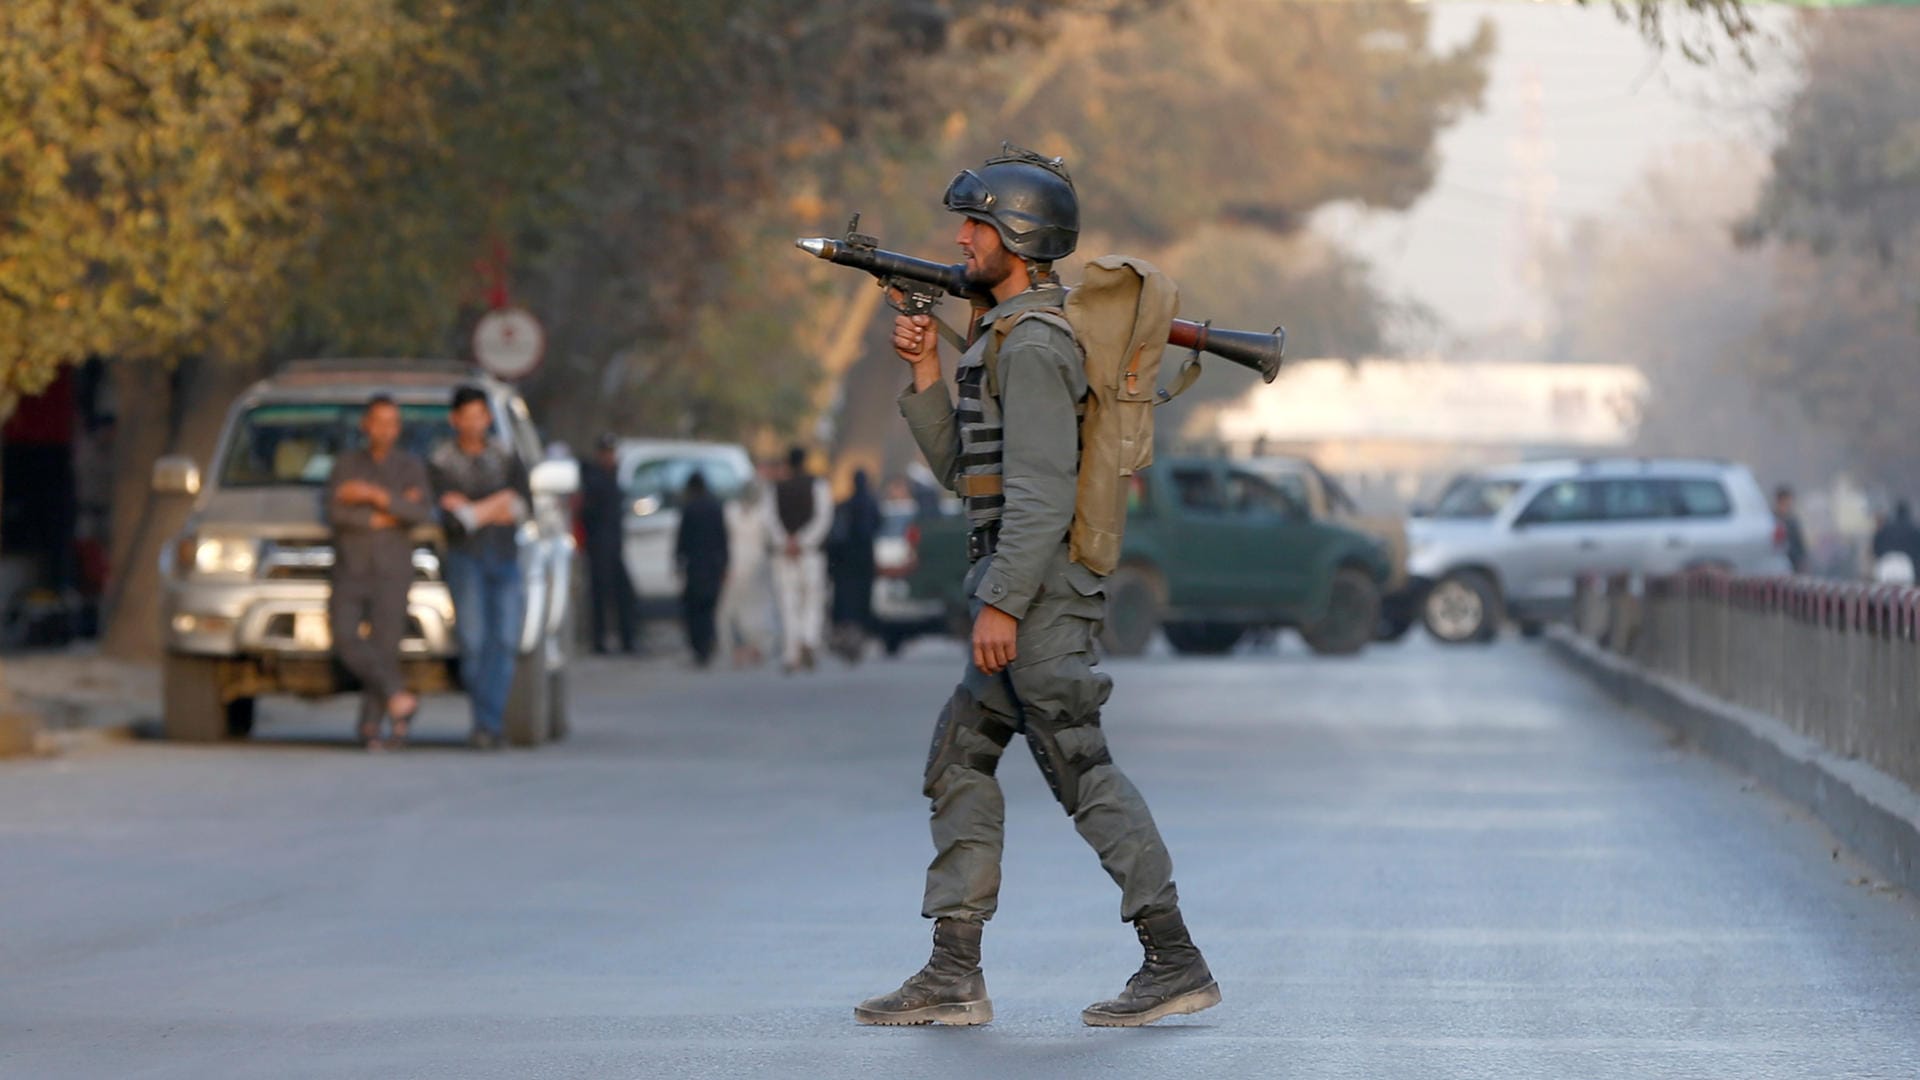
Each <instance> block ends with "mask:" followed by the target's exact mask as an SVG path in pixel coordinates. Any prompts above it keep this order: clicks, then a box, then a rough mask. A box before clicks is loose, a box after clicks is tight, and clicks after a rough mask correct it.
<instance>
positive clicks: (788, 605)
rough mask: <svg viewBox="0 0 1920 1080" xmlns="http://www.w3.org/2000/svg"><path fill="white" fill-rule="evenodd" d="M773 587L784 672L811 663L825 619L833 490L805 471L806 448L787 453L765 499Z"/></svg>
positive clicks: (796, 448)
mask: <svg viewBox="0 0 1920 1080" xmlns="http://www.w3.org/2000/svg"><path fill="white" fill-rule="evenodd" d="M768 512H769V517H768V521H767V535H768V536H770V537H771V538H772V540H773V590H774V592H775V593H776V594H778V595H779V598H780V638H781V641H780V648H781V660H782V662H783V666H784V667H785V668H786V670H787V671H788V672H794V671H799V670H800V669H802V668H811V667H813V664H814V659H815V657H816V656H817V655H818V654H819V652H820V638H821V632H822V626H823V624H824V623H825V622H826V619H827V559H826V556H825V555H824V554H822V553H821V550H820V545H821V544H822V543H824V542H825V541H826V539H827V530H828V529H830V528H832V527H833V495H832V493H831V492H829V491H828V490H827V482H826V481H825V480H820V479H816V478H815V477H814V476H813V475H812V474H810V473H808V472H807V451H806V448H805V447H802V446H796V447H794V448H793V449H792V450H789V451H788V452H787V472H786V475H785V476H783V477H781V478H780V481H779V483H777V484H775V485H774V487H773V498H772V499H771V500H769V502H768Z"/></svg>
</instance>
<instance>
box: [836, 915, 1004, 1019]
mask: <svg viewBox="0 0 1920 1080" xmlns="http://www.w3.org/2000/svg"><path fill="white" fill-rule="evenodd" d="M982 925H983V924H981V923H977V922H963V921H961V920H959V919H940V920H938V921H936V922H935V923H934V924H933V956H932V957H930V958H929V959H928V960H927V966H926V967H923V968H921V969H920V970H919V972H918V973H916V974H915V975H914V976H913V977H912V978H910V979H908V980H907V981H906V982H904V983H901V984H900V989H898V990H895V991H894V992H893V993H891V994H883V995H881V996H880V997H877V998H868V999H867V1000H865V1001H863V1002H861V1003H860V1004H858V1005H855V1006H854V1007H853V1018H854V1019H855V1020H858V1021H860V1022H861V1023H863V1024H984V1023H986V1022H988V1021H989V1020H992V1019H993V1002H991V1001H989V1000H987V977H986V976H985V975H983V974H981V972H980V930H981V927H982Z"/></svg>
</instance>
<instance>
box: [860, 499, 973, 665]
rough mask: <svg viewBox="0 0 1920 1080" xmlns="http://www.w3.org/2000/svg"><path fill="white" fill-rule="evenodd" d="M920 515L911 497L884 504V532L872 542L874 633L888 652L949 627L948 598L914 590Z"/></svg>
mask: <svg viewBox="0 0 1920 1080" xmlns="http://www.w3.org/2000/svg"><path fill="white" fill-rule="evenodd" d="M955 505H956V507H957V504H955ZM957 512H958V511H957V509H956V510H955V511H954V513H957ZM918 516H919V515H918V513H917V511H916V507H915V505H914V504H913V503H911V502H907V503H903V504H891V503H882V504H881V506H880V534H879V535H878V536H877V537H875V538H874V542H873V565H874V579H873V623H874V634H875V636H876V637H878V638H879V639H880V645H881V647H882V648H884V649H885V650H886V652H887V655H888V656H894V655H896V654H898V653H899V652H900V650H901V649H902V648H903V647H905V646H906V644H907V642H909V641H912V640H913V639H914V638H916V637H919V636H921V635H922V634H937V633H940V632H941V631H943V630H945V629H946V628H947V605H946V601H944V600H943V599H941V598H940V597H938V596H932V597H923V596H915V595H914V592H913V576H914V572H915V571H916V570H918V569H919V565H920V541H921V538H922V529H921V525H920V522H919V521H918V520H917V519H918ZM942 516H944V517H951V516H953V515H952V514H945V515H942Z"/></svg>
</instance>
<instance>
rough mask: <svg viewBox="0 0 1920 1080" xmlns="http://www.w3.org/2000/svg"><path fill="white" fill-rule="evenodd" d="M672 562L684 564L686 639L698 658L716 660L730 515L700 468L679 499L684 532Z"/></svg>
mask: <svg viewBox="0 0 1920 1080" xmlns="http://www.w3.org/2000/svg"><path fill="white" fill-rule="evenodd" d="M673 552H674V562H675V563H676V564H677V565H678V566H679V568H680V581H681V593H680V613H681V617H682V618H683V619H684V620H685V621H686V627H687V644H688V645H689V646H691V647H692V648H693V659H694V662H695V663H696V664H698V665H700V666H701V667H706V666H707V664H708V663H710V662H711V661H712V660H713V645H714V609H715V608H716V607H718V606H719V604H720V588H721V586H722V585H723V584H724V583H725V582H726V580H727V561H728V550H727V519H726V513H725V512H724V511H723V510H722V509H721V508H720V500H718V499H716V498H714V497H713V492H712V491H710V490H709V489H708V487H707V478H706V476H705V475H704V474H702V473H701V472H700V471H699V470H697V469H696V470H695V471H694V473H693V475H692V476H689V477H687V486H686V490H685V493H684V494H683V496H682V497H681V500H680V531H679V534H678V535H676V536H675V537H674V541H673Z"/></svg>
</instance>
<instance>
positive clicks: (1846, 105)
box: [1748, 10, 1920, 266]
mask: <svg viewBox="0 0 1920 1080" xmlns="http://www.w3.org/2000/svg"><path fill="white" fill-rule="evenodd" d="M1801 25H1802V28H1803V29H1804V31H1805V34H1806V60H1805V69H1806V81H1805V82H1804V84H1803V85H1802V87H1801V89H1800V91H1799V93H1797V94H1796V95H1795V96H1794V97H1793V98H1792V99H1791V101H1790V102H1789V103H1788V104H1787V106H1786V108H1785V109H1784V110H1783V112H1782V115H1781V117H1780V120H1781V127H1782V129H1783V131H1784V137H1783V138H1782V140H1781V142H1780V145H1779V147H1778V148H1777V149H1776V150H1775V151H1774V155H1773V177H1772V179H1771V180H1770V181H1769V182H1768V184H1767V188H1766V191H1765V193H1764V194H1763V195H1762V197H1761V199H1760V204H1759V207H1758V209H1757V211H1756V212H1755V214H1754V216H1753V220H1752V221H1751V222H1750V223H1749V225H1748V228H1749V236H1750V237H1759V236H1774V237H1780V238H1784V239H1787V240H1791V241H1795V242H1799V243H1803V244H1805V245H1807V246H1809V247H1811V248H1813V249H1814V250H1815V251H1819V252H1824V251H1829V250H1833V249H1840V248H1845V249H1851V250H1853V251H1859V252H1864V253H1867V254H1869V255H1872V256H1874V257H1876V258H1878V259H1880V260H1881V261H1883V262H1885V263H1889V264H1891V263H1894V262H1896V261H1898V260H1900V259H1902V258H1906V259H1911V253H1912V252H1913V251H1914V245H1915V243H1916V241H1920V63H1916V62H1915V57H1916V56H1920V20H1916V19H1915V18H1913V13H1911V12H1906V11H1866V10H1862V11H1846V12H1823V13H1817V14H1809V15H1807V16H1805V17H1804V19H1803V22H1802V24H1801ZM1908 265H1910V266H1911V265H1915V264H1914V263H1912V262H1909V264H1908Z"/></svg>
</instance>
